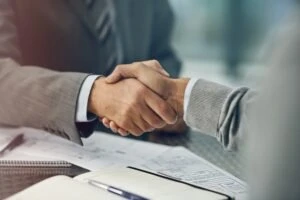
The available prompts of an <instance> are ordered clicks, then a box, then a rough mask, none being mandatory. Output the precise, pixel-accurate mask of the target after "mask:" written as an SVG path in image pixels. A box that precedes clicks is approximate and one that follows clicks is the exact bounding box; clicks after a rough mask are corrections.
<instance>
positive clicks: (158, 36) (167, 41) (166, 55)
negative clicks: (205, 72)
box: [150, 0, 181, 77]
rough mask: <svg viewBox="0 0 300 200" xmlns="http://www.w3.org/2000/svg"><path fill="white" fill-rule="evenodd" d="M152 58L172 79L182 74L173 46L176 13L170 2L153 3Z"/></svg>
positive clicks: (165, 0)
mask: <svg viewBox="0 0 300 200" xmlns="http://www.w3.org/2000/svg"><path fill="white" fill-rule="evenodd" d="M153 2H154V5H153V9H154V15H153V16H154V17H153V18H154V19H153V27H152V30H153V32H152V41H151V47H150V48H151V57H152V58H154V59H156V60H158V61H159V62H160V63H161V64H162V66H163V67H164V68H165V69H166V70H167V71H168V72H169V73H170V75H171V76H172V77H177V76H178V75H179V73H180V69H181V62H180V61H179V59H178V57H177V56H176V54H175V52H174V49H173V48H172V46H171V36H172V32H173V24H174V13H173V11H172V9H171V7H170V4H169V2H168V0H160V1H153Z"/></svg>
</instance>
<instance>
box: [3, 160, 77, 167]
mask: <svg viewBox="0 0 300 200" xmlns="http://www.w3.org/2000/svg"><path fill="white" fill-rule="evenodd" d="M71 166H72V164H71V163H68V162H66V161H28V160H0V167H71Z"/></svg>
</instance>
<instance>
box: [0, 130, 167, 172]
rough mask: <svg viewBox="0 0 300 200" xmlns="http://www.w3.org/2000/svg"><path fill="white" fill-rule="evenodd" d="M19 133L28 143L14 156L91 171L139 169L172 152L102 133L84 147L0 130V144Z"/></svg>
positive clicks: (48, 136) (37, 132)
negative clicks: (33, 158)
mask: <svg viewBox="0 0 300 200" xmlns="http://www.w3.org/2000/svg"><path fill="white" fill-rule="evenodd" d="M4 132H5V134H4ZM19 132H23V133H24V136H25V143H24V144H23V145H22V146H20V147H18V148H16V149H15V150H14V151H13V152H11V153H26V154H28V155H31V156H37V157H46V158H51V159H57V160H64V161H68V162H70V163H73V164H76V165H78V166H80V167H84V168H86V169H89V170H92V171H94V170H99V169H101V168H103V167H108V166H109V167H111V166H128V165H130V164H135V165H139V164H140V163H143V162H145V160H146V159H151V158H154V157H157V156H158V155H160V154H161V153H162V152H164V151H166V150H167V149H168V148H169V147H168V146H164V145H156V144H151V143H147V142H141V141H136V140H132V139H127V138H121V137H119V136H114V135H108V134H105V133H100V132H98V133H94V134H93V136H91V137H90V138H88V139H85V140H84V141H83V142H84V147H82V146H80V145H77V144H75V143H73V142H70V141H68V140H65V139H62V138H60V137H57V136H53V135H51V134H49V133H46V132H43V131H40V130H35V129H28V128H21V129H17V130H13V131H8V130H5V131H3V130H2V131H1V130H0V138H2V139H0V141H6V142H7V140H9V139H10V138H12V135H16V134H17V133H19ZM1 133H2V134H1ZM8 135H9V136H8Z"/></svg>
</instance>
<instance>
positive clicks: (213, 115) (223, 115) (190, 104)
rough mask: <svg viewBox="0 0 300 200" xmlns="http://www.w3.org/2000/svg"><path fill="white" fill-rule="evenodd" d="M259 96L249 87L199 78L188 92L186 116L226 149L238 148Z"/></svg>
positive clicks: (190, 124)
mask: <svg viewBox="0 0 300 200" xmlns="http://www.w3.org/2000/svg"><path fill="white" fill-rule="evenodd" d="M186 92H187V91H186ZM256 96H257V95H256V92H255V91H251V90H249V89H248V88H246V87H240V88H236V89H233V88H230V87H226V86H224V85H220V84H217V83H214V82H210V81H207V80H203V79H199V80H197V81H196V82H195V83H194V85H193V86H192V89H191V90H190V91H189V94H185V100H184V101H185V104H186V105H187V107H186V110H185V113H184V118H185V121H186V123H187V124H188V125H189V126H191V127H193V128H195V129H197V130H199V131H200V132H202V133H205V134H209V135H212V136H214V137H216V138H217V140H218V141H219V142H220V143H221V144H222V145H223V147H224V148H225V149H227V150H235V151H237V150H238V149H239V148H240V147H241V146H243V145H242V144H243V143H244V142H245V138H246V137H247V132H248V128H249V120H248V118H249V112H250V110H251V107H253V103H254V100H255V99H256Z"/></svg>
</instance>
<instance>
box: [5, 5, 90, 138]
mask: <svg viewBox="0 0 300 200" xmlns="http://www.w3.org/2000/svg"><path fill="white" fill-rule="evenodd" d="M10 3H11V2H10V1H9V0H1V1H0V123H1V124H4V125H10V126H27V127H33V128H38V129H44V130H47V131H49V132H51V133H53V134H57V135H59V136H62V137H65V138H67V139H69V140H72V141H74V142H77V143H81V140H80V133H79V131H78V129H77V127H76V124H75V115H76V104H77V97H78V94H79V91H80V88H81V85H82V82H83V81H84V79H85V78H86V76H87V74H81V73H71V72H64V73H61V72H55V71H51V70H48V69H44V68H41V67H36V66H20V64H19V63H21V61H20V60H21V59H22V55H21V51H20V48H19V47H18V37H17V27H16V24H15V13H14V10H13V8H12V5H11V4H10Z"/></svg>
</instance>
